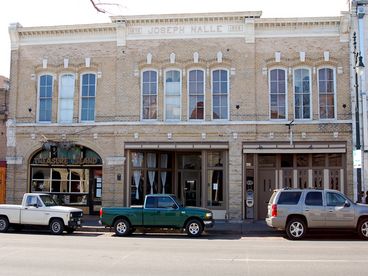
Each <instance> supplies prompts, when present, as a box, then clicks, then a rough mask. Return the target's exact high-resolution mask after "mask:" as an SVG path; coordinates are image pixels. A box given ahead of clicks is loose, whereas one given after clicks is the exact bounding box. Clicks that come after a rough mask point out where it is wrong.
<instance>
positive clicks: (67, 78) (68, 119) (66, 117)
mask: <svg viewBox="0 0 368 276" xmlns="http://www.w3.org/2000/svg"><path fill="white" fill-rule="evenodd" d="M74 79H75V77H74V75H72V74H66V75H62V76H61V78H60V98H59V122H60V123H72V122H73V109H74Z"/></svg>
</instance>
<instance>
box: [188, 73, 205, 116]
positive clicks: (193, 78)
mask: <svg viewBox="0 0 368 276" xmlns="http://www.w3.org/2000/svg"><path fill="white" fill-rule="evenodd" d="M204 83H205V82H204V71H203V70H191V71H189V79H188V96H189V113H188V115H189V119H190V120H203V119H204Z"/></svg>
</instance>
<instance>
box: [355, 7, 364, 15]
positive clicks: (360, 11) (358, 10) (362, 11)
mask: <svg viewBox="0 0 368 276" xmlns="http://www.w3.org/2000/svg"><path fill="white" fill-rule="evenodd" d="M357 15H358V18H363V17H364V15H365V7H364V6H357Z"/></svg>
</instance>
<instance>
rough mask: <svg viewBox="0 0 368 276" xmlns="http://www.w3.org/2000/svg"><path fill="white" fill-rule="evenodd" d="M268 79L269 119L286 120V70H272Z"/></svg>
mask: <svg viewBox="0 0 368 276" xmlns="http://www.w3.org/2000/svg"><path fill="white" fill-rule="evenodd" d="M269 78H270V79H269V92H270V118H271V119H286V107H287V104H286V103H287V101H286V96H287V90H286V84H287V82H286V70H284V69H272V70H270V74H269Z"/></svg>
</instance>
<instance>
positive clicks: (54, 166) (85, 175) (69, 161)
mask: <svg viewBox="0 0 368 276" xmlns="http://www.w3.org/2000/svg"><path fill="white" fill-rule="evenodd" d="M30 173H31V176H30V186H29V192H45V193H49V194H51V195H53V197H54V199H55V201H57V203H58V204H60V205H66V206H78V208H81V209H83V211H84V213H86V214H87V213H89V214H95V213H97V212H98V211H99V208H100V207H101V197H102V160H101V158H100V157H99V155H98V154H97V153H96V152H94V151H92V150H91V149H88V148H86V147H82V146H78V145H69V146H67V145H65V144H62V145H61V144H57V143H54V144H53V145H51V146H50V147H47V148H45V149H43V150H41V151H39V152H37V153H36V154H35V155H34V156H33V157H32V158H31V162H30Z"/></svg>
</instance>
